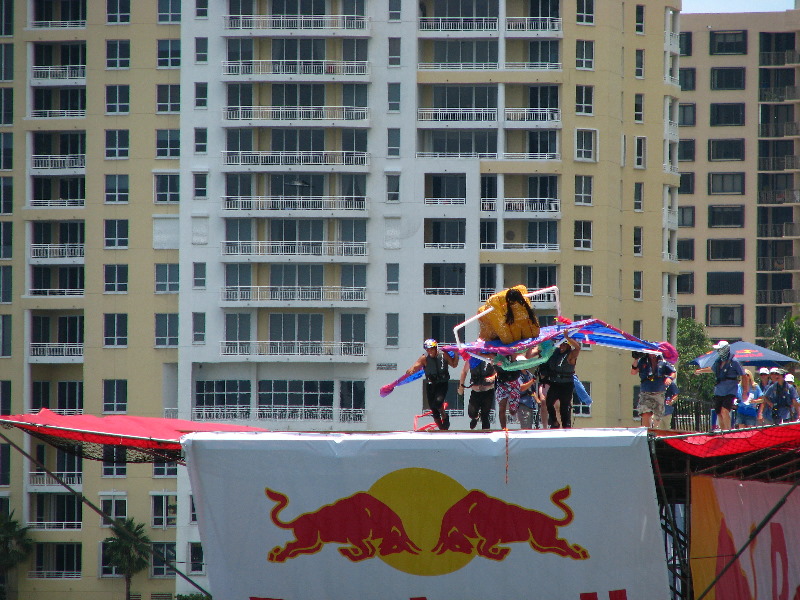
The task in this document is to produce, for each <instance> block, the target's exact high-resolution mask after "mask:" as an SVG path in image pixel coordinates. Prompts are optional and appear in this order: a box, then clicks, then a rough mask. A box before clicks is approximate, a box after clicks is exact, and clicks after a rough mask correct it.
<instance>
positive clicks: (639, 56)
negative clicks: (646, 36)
mask: <svg viewBox="0 0 800 600" xmlns="http://www.w3.org/2000/svg"><path fill="white" fill-rule="evenodd" d="M633 75H634V77H637V78H639V79H641V78H643V77H644V50H641V49H639V50H637V51H636V65H635V66H634V70H633Z"/></svg>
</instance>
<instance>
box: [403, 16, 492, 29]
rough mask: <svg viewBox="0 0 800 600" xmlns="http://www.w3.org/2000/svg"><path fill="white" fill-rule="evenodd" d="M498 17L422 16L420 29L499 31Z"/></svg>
mask: <svg viewBox="0 0 800 600" xmlns="http://www.w3.org/2000/svg"><path fill="white" fill-rule="evenodd" d="M497 21H498V19H497V17H421V18H420V19H419V21H418V23H417V26H418V27H419V30H420V31H497Z"/></svg>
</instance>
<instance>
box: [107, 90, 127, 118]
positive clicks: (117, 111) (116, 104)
mask: <svg viewBox="0 0 800 600" xmlns="http://www.w3.org/2000/svg"><path fill="white" fill-rule="evenodd" d="M130 111H131V86H129V85H107V86H106V112H107V113H108V114H110V115H126V114H128V113H129V112H130Z"/></svg>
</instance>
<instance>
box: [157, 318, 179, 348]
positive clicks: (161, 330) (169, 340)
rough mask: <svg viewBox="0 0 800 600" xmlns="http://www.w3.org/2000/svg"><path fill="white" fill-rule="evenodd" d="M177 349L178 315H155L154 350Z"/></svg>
mask: <svg viewBox="0 0 800 600" xmlns="http://www.w3.org/2000/svg"><path fill="white" fill-rule="evenodd" d="M177 347H178V313H157V314H156V348H177Z"/></svg>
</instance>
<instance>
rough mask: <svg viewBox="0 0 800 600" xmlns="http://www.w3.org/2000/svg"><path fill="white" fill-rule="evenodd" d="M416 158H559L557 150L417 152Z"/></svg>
mask: <svg viewBox="0 0 800 600" xmlns="http://www.w3.org/2000/svg"><path fill="white" fill-rule="evenodd" d="M417 158H478V159H483V160H498V159H499V160H561V154H560V153H558V152H500V153H498V152H417Z"/></svg>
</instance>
